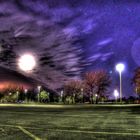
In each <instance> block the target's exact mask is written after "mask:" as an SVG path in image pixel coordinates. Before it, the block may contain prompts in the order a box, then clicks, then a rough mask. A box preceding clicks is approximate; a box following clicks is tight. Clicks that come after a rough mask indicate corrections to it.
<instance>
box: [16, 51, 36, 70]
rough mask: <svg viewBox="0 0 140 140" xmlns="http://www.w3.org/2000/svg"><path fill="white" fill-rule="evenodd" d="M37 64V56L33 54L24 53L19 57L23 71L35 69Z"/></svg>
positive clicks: (19, 64)
mask: <svg viewBox="0 0 140 140" xmlns="http://www.w3.org/2000/svg"><path fill="white" fill-rule="evenodd" d="M35 65H36V61H35V58H34V56H33V55H31V54H24V55H22V56H21V57H20V58H19V61H18V66H19V68H20V69H21V70H23V71H26V72H27V71H31V70H33V69H34V67H35Z"/></svg>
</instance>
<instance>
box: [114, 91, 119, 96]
mask: <svg viewBox="0 0 140 140" xmlns="http://www.w3.org/2000/svg"><path fill="white" fill-rule="evenodd" d="M114 96H115V98H117V97H118V96H119V92H118V90H116V89H115V90H114Z"/></svg>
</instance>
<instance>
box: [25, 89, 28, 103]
mask: <svg viewBox="0 0 140 140" xmlns="http://www.w3.org/2000/svg"><path fill="white" fill-rule="evenodd" d="M27 92H28V89H24V93H25V102H26V103H27Z"/></svg>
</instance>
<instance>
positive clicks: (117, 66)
mask: <svg viewBox="0 0 140 140" xmlns="http://www.w3.org/2000/svg"><path fill="white" fill-rule="evenodd" d="M124 67H125V66H124V64H122V63H119V64H117V65H116V70H117V71H118V72H119V77H120V102H121V103H122V72H123V70H124Z"/></svg>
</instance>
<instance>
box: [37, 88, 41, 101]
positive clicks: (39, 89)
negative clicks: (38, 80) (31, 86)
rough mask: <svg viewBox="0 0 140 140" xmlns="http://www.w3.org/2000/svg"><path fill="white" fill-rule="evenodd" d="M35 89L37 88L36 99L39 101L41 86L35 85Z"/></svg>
mask: <svg viewBox="0 0 140 140" xmlns="http://www.w3.org/2000/svg"><path fill="white" fill-rule="evenodd" d="M37 89H38V94H37V100H38V103H39V100H40V97H39V94H40V90H41V86H37Z"/></svg>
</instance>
